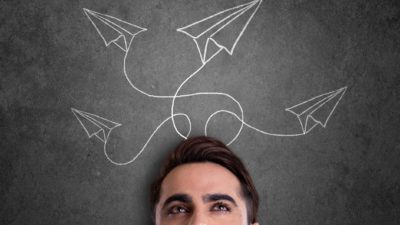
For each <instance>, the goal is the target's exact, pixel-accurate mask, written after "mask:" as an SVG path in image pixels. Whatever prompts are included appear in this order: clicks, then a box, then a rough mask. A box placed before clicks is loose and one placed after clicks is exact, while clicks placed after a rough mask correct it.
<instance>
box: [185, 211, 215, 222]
mask: <svg viewBox="0 0 400 225" xmlns="http://www.w3.org/2000/svg"><path fill="white" fill-rule="evenodd" d="M189 225H211V224H209V223H208V217H207V215H206V213H204V212H194V213H193V214H192V217H191V218H190V223H189Z"/></svg>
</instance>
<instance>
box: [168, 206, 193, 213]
mask: <svg viewBox="0 0 400 225" xmlns="http://www.w3.org/2000/svg"><path fill="white" fill-rule="evenodd" d="M188 212H189V210H188V209H187V208H185V207H182V206H174V207H172V208H170V209H169V210H168V214H181V213H188Z"/></svg>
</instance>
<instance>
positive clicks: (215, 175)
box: [160, 162, 241, 201]
mask: <svg viewBox="0 0 400 225" xmlns="http://www.w3.org/2000/svg"><path fill="white" fill-rule="evenodd" d="M176 193H185V194H187V195H189V196H191V197H197V198H201V197H202V196H204V195H206V194H210V193H226V194H228V195H232V196H233V197H235V198H238V197H240V196H241V186H240V182H239V180H238V179H237V178H236V176H235V175H234V174H233V173H231V172H230V171H229V170H228V169H226V168H224V167H222V166H220V165H218V164H215V163H210V162H202V163H188V164H184V165H180V166H178V167H176V168H174V169H173V170H172V171H171V172H170V173H169V174H168V175H167V176H166V177H165V179H164V181H163V182H162V185H161V199H160V200H161V201H162V200H165V199H166V198H167V197H168V196H171V195H173V194H176Z"/></svg>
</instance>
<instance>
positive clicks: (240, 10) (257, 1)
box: [72, 0, 347, 165]
mask: <svg viewBox="0 0 400 225" xmlns="http://www.w3.org/2000/svg"><path fill="white" fill-rule="evenodd" d="M261 2H262V0H253V1H251V2H248V3H245V4H242V5H239V6H235V7H232V8H229V9H226V10H223V11H221V12H218V13H216V14H213V15H211V16H209V17H206V18H204V19H202V20H199V21H197V22H194V23H192V24H189V25H187V26H185V27H182V28H179V29H177V31H178V32H182V33H184V34H186V35H188V36H189V37H191V38H192V39H193V41H194V42H195V43H196V46H197V50H198V51H199V54H200V59H201V62H202V65H201V66H200V67H199V68H198V69H196V70H195V71H194V72H193V73H191V74H190V75H189V76H188V77H187V78H186V79H185V80H184V81H183V82H182V83H181V84H180V85H179V87H178V88H177V90H176V91H175V93H174V95H155V94H150V93H147V92H146V91H144V90H141V89H140V88H138V87H136V86H135V85H134V83H133V82H132V81H131V79H130V78H129V76H128V73H127V71H126V65H127V56H128V53H129V51H130V47H131V43H132V40H133V38H134V37H135V35H136V34H138V33H140V32H142V31H146V30H147V29H146V28H142V27H140V26H137V25H134V24H132V23H128V22H126V21H123V20H121V19H118V18H116V17H112V16H109V15H105V14H101V13H98V12H95V11H92V10H88V9H85V8H84V9H83V10H84V12H85V14H86V16H87V17H88V18H89V20H90V21H91V23H92V25H93V26H94V27H95V29H96V31H97V32H98V33H99V35H100V36H101V38H102V39H103V41H104V43H105V45H106V46H107V47H108V46H109V45H110V44H111V43H114V44H115V45H117V46H118V47H119V48H120V49H121V50H123V51H124V52H125V55H124V60H123V72H124V76H125V79H126V80H127V81H128V83H129V85H130V86H131V87H132V88H133V89H135V90H136V91H138V92H139V93H141V94H143V95H145V96H147V97H151V98H160V99H172V102H171V108H170V116H169V117H167V118H166V119H164V120H163V121H162V122H161V123H160V124H159V125H158V126H157V127H156V129H155V130H154V131H153V133H152V134H151V135H150V137H149V138H148V139H147V141H146V142H145V144H144V145H143V147H142V148H141V150H140V151H139V153H137V154H136V155H135V156H134V157H133V158H132V159H130V160H129V161H126V162H116V161H114V160H112V159H111V158H110V157H109V155H108V153H107V147H106V146H107V140H108V135H109V133H110V132H111V130H112V129H114V128H115V127H113V128H112V129H111V130H110V131H109V132H108V135H107V138H104V140H102V139H101V138H100V137H99V136H97V135H96V134H98V133H99V132H100V131H101V130H100V131H98V132H97V133H93V134H89V132H88V130H87V128H85V127H84V124H83V123H82V122H81V121H80V119H79V118H78V116H77V115H76V114H75V112H77V111H79V110H76V109H73V108H72V110H73V112H74V114H75V116H76V117H77V119H78V120H79V122H80V124H81V126H83V128H84V129H85V131H86V133H87V134H88V136H89V138H90V137H92V136H93V135H96V137H98V138H99V139H100V140H102V141H103V143H104V154H105V156H106V158H107V159H108V160H109V161H110V162H111V163H113V164H115V165H127V164H130V163H132V162H134V161H135V160H136V159H137V158H138V157H139V156H140V155H141V154H142V153H143V151H144V150H145V148H146V146H147V145H148V143H149V142H150V140H151V139H152V138H153V136H154V135H155V134H156V133H157V131H158V130H159V129H160V128H161V127H162V126H163V125H164V124H165V123H166V122H167V121H169V120H171V121H172V124H173V127H174V129H175V132H176V133H177V134H178V135H179V136H181V137H182V138H184V139H186V138H188V137H189V136H190V133H191V130H192V123H191V119H190V117H189V116H188V115H187V114H185V113H175V112H174V108H175V101H176V99H178V98H187V97H193V96H199V95H218V96H224V97H227V98H229V99H230V100H232V101H233V102H234V103H235V104H236V105H237V107H238V109H239V111H240V114H239V115H238V114H236V113H235V112H232V111H230V110H226V109H222V110H217V111H215V112H214V113H212V114H211V115H210V116H209V117H208V118H207V121H206V123H205V126H204V134H205V135H206V136H207V129H208V124H209V122H210V120H211V119H212V118H213V117H214V116H215V115H217V114H220V113H227V114H230V115H233V116H234V117H235V118H236V119H237V120H238V121H240V122H241V125H240V128H239V129H238V130H237V132H236V134H235V135H234V137H233V138H232V139H231V140H230V141H229V142H228V144H227V145H230V144H232V143H233V142H234V141H235V140H236V139H237V138H238V137H239V135H240V133H241V131H242V129H243V127H244V126H246V127H248V128H250V129H252V130H254V131H256V132H259V133H262V134H265V135H270V136H277V137H296V136H302V135H305V134H307V133H308V132H310V131H311V130H312V129H313V128H314V127H316V126H317V125H318V124H320V125H321V126H322V127H324V128H325V127H326V125H327V123H328V121H329V119H330V117H331V115H332V114H333V111H334V110H335V109H336V107H337V105H338V103H339V101H340V100H341V99H342V97H343V95H344V93H345V91H346V89H347V87H343V88H340V89H338V90H336V91H331V92H328V93H325V94H321V95H319V96H316V97H313V98H311V99H309V100H306V101H304V102H301V103H299V104H297V105H295V106H292V107H289V108H286V111H288V112H291V113H292V114H294V115H296V116H297V118H298V120H299V122H300V125H301V128H302V132H299V133H292V134H280V133H272V132H267V131H264V130H261V129H259V128H256V127H255V126H252V125H250V124H248V123H246V122H245V120H244V111H243V108H242V106H241V104H240V102H239V101H238V100H236V99H235V98H234V97H233V96H231V95H229V94H227V93H223V92H195V93H190V94H179V92H180V90H181V89H182V87H183V86H184V85H185V84H186V83H187V82H188V81H189V80H190V79H191V78H193V77H194V76H195V75H196V74H197V73H198V72H199V71H201V70H202V69H203V67H204V66H205V65H206V64H207V63H208V62H209V61H210V60H211V59H212V58H214V57H215V56H216V55H217V54H218V53H220V52H221V51H222V50H225V51H226V52H227V53H228V54H230V55H232V54H233V51H234V49H235V47H236V45H237V43H238V41H239V39H240V38H241V36H242V35H243V33H244V31H245V29H246V28H247V26H248V24H249V23H250V21H251V20H252V18H253V17H254V15H255V13H256V12H257V10H258V8H259V7H260V5H261ZM253 7H256V8H255V9H254V11H253V13H252V14H251V15H250V17H249V18H248V20H247V21H246V23H245V25H244V26H243V27H242V28H241V31H240V33H239V35H238V36H237V37H236V39H235V42H234V43H233V45H232V46H231V47H230V48H229V47H227V46H224V45H223V44H221V43H219V42H218V41H217V40H215V39H214V38H213V36H214V35H215V34H217V33H218V32H220V31H221V30H222V29H223V28H225V27H226V26H228V25H229V24H230V23H232V22H234V20H235V19H237V18H238V17H240V16H241V15H243V14H244V13H245V12H247V11H248V10H250V9H251V8H253ZM235 10H236V11H235ZM230 11H234V12H232V13H230V14H229V15H228V16H226V17H224V18H223V19H221V20H220V21H218V22H217V23H215V24H213V25H212V26H210V27H208V28H207V29H206V30H205V31H203V32H201V33H200V34H199V35H197V36H194V35H192V34H190V33H189V32H187V31H185V29H187V28H190V27H193V26H196V25H198V24H199V23H201V22H203V21H206V20H209V19H213V18H214V17H216V16H219V15H221V14H223V13H227V12H230ZM89 14H90V15H92V16H94V17H95V18H97V19H99V20H100V22H103V23H105V24H106V25H108V26H109V27H110V28H111V29H113V30H114V31H116V32H118V36H117V37H116V38H114V39H111V40H108V41H107V40H106V38H105V37H104V36H103V34H102V32H101V31H100V29H99V28H98V27H97V26H96V23H95V22H94V21H93V20H92V19H91V17H90V16H89ZM117 23H122V24H124V25H129V26H131V27H134V28H136V29H139V31H138V32H136V33H129V32H128V31H127V30H126V29H124V28H123V27H121V26H119V25H118V24H117ZM218 26H219V27H218ZM216 27H218V29H217V31H215V32H213V33H211V34H210V35H209V37H207V41H206V44H205V46H204V53H203V54H202V51H201V47H200V46H199V44H198V42H197V40H196V39H197V38H198V37H200V36H201V35H204V34H205V33H207V32H208V31H210V30H211V29H213V28H216ZM125 33H128V35H129V36H130V39H129V41H128V42H129V43H128V42H127V37H126V34H125ZM121 38H123V39H124V41H125V47H126V48H124V47H123V46H120V45H119V43H118V40H120V39H121ZM209 41H212V42H213V43H214V44H215V45H216V46H217V47H218V48H219V49H218V50H217V51H216V52H215V53H214V54H213V55H212V56H211V57H209V58H207V49H208V44H209ZM339 94H340V97H339V99H338V100H337V102H336V103H335V105H334V107H333V108H332V109H331V112H330V113H329V115H328V117H327V118H326V120H325V122H322V121H319V120H317V119H316V118H315V117H313V116H312V114H313V113H314V112H316V111H317V110H318V109H320V108H321V107H323V105H324V104H325V103H326V102H328V101H331V100H332V99H334V98H335V97H336V96H337V95H339ZM325 96H326V97H325ZM318 98H323V99H322V100H320V101H318V102H317V103H316V104H314V105H312V106H311V107H309V108H307V109H306V110H305V112H307V111H308V110H311V109H312V110H311V111H310V112H308V114H307V116H306V122H305V123H303V121H302V120H301V118H300V117H301V116H302V115H303V113H296V112H295V111H293V109H294V108H296V107H297V106H301V105H303V104H307V103H309V102H311V101H313V100H315V99H318ZM79 112H83V111H79ZM86 114H89V113H86ZM89 115H91V116H96V115H94V114H89ZM176 116H184V117H185V118H186V120H187V121H188V124H189V131H188V132H187V134H186V135H184V134H182V133H181V132H180V131H179V130H178V128H177V126H176V124H175V117H176ZM97 117H99V116H97ZM100 118H102V117H100ZM86 119H88V118H86ZM102 119H104V118H102ZM104 120H107V119H104ZM309 120H312V122H314V124H313V125H312V126H311V127H308V121H309ZM89 121H90V122H93V121H92V120H89ZM107 121H109V122H112V121H110V120H107ZM113 123H115V122H113ZM115 124H117V123H115ZM118 125H119V126H120V125H121V124H118ZM116 127H117V126H116ZM103 132H104V130H103Z"/></svg>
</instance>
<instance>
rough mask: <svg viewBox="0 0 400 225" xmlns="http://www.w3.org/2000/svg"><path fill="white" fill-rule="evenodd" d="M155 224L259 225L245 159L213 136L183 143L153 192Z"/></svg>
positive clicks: (169, 156)
mask: <svg viewBox="0 0 400 225" xmlns="http://www.w3.org/2000/svg"><path fill="white" fill-rule="evenodd" d="M150 201H151V202H150V204H151V207H152V213H153V220H154V222H155V224H156V225H200V224H201V225H249V224H257V223H256V218H257V210H258V202H259V199H258V194H257V190H256V189H255V187H254V184H253V181H252V179H251V177H250V175H249V173H248V172H247V170H246V168H245V167H244V165H243V163H242V162H241V160H240V159H239V158H238V157H237V156H236V155H235V154H234V153H233V152H232V151H231V150H230V149H229V148H228V147H226V146H225V145H224V144H223V143H221V142H220V141H218V140H215V139H213V138H210V137H194V138H189V139H187V140H185V141H183V142H182V143H181V144H179V145H178V147H177V148H176V149H175V150H174V151H173V152H171V153H170V154H169V155H168V157H167V159H166V161H165V163H164V165H163V166H162V168H161V171H160V176H159V177H158V178H157V180H156V181H155V182H154V183H153V185H152V188H151V196H150Z"/></svg>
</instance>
